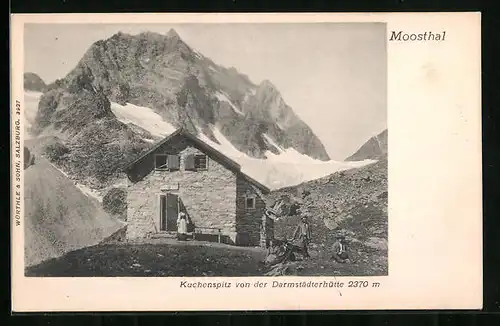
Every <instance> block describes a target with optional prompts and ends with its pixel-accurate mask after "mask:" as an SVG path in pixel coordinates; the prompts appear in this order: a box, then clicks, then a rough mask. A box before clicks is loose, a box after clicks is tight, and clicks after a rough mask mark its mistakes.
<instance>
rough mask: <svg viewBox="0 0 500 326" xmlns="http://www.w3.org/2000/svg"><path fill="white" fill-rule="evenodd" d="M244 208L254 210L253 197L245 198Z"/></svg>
mask: <svg viewBox="0 0 500 326" xmlns="http://www.w3.org/2000/svg"><path fill="white" fill-rule="evenodd" d="M245 208H246V209H255V197H253V196H247V197H245Z"/></svg>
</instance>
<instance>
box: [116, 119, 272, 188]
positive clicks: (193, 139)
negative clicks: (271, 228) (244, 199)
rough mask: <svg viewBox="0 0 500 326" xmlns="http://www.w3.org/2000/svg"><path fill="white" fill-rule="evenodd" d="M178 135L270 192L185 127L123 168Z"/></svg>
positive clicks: (136, 161) (134, 163)
mask: <svg viewBox="0 0 500 326" xmlns="http://www.w3.org/2000/svg"><path fill="white" fill-rule="evenodd" d="M176 136H182V137H185V138H187V139H189V140H190V141H191V142H193V143H194V144H195V146H196V147H197V148H198V149H199V150H201V151H203V152H204V153H206V154H208V155H209V156H213V157H216V159H217V160H219V161H221V162H223V163H225V164H226V165H227V167H228V168H229V169H230V170H231V171H233V172H235V173H237V174H239V175H241V176H242V177H243V178H244V179H245V180H247V181H248V182H250V183H251V184H253V185H254V186H256V187H257V188H259V189H260V190H261V191H263V192H265V193H269V192H270V189H269V188H268V187H266V186H265V185H263V184H261V183H260V182H258V181H257V180H255V179H253V178H251V177H250V176H248V175H246V174H245V173H243V172H242V171H241V165H240V164H238V163H237V162H236V161H234V160H233V159H231V158H229V157H227V156H226V155H225V154H223V153H222V152H220V151H218V150H217V149H215V148H214V147H212V146H210V145H209V144H207V143H206V142H204V141H203V140H201V139H200V138H198V137H196V136H195V135H193V134H192V133H190V132H188V131H187V130H186V129H185V128H183V127H181V128H179V129H177V130H176V131H174V132H173V133H171V134H170V135H168V136H167V137H165V138H164V139H163V140H160V141H159V142H158V143H156V144H155V145H153V146H152V147H151V148H150V149H149V150H147V151H146V152H144V153H142V154H141V155H140V156H139V157H137V158H136V159H135V160H133V161H132V162H130V163H128V164H127V165H125V166H124V168H123V170H124V171H125V172H128V171H130V169H131V168H133V167H134V166H135V165H136V164H137V163H139V162H141V161H142V160H143V159H144V158H146V157H147V156H148V155H150V154H152V153H154V152H155V151H156V150H158V149H159V148H160V147H161V146H163V145H165V144H167V143H168V142H169V141H172V140H173V139H174V138H175V137H176Z"/></svg>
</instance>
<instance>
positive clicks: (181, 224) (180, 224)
mask: <svg viewBox="0 0 500 326" xmlns="http://www.w3.org/2000/svg"><path fill="white" fill-rule="evenodd" d="M177 239H178V240H180V241H186V240H187V220H186V214H185V213H184V212H179V215H178V217H177Z"/></svg>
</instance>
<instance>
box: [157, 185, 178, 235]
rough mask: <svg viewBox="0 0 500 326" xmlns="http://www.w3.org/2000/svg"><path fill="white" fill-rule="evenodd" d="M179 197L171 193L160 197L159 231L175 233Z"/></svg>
mask: <svg viewBox="0 0 500 326" xmlns="http://www.w3.org/2000/svg"><path fill="white" fill-rule="evenodd" d="M178 215H179V196H177V195H175V194H171V193H167V194H164V195H163V194H162V195H160V231H177V216H178Z"/></svg>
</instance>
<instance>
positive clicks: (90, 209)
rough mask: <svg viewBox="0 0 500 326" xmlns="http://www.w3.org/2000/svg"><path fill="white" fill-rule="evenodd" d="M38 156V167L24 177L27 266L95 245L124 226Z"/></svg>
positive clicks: (31, 169)
mask: <svg viewBox="0 0 500 326" xmlns="http://www.w3.org/2000/svg"><path fill="white" fill-rule="evenodd" d="M35 153H37V151H35ZM35 155H36V161H35V165H33V166H30V167H29V168H28V169H27V170H25V174H24V177H25V184H24V187H25V188H24V193H25V195H24V196H25V197H24V207H25V213H24V220H25V264H26V265H27V266H29V265H32V264H36V263H39V262H41V261H43V260H45V259H49V258H52V257H57V256H60V255H62V254H64V253H66V252H69V251H71V250H75V249H79V248H82V247H85V246H90V245H95V244H96V243H98V242H99V241H101V240H102V239H103V238H105V237H107V236H109V235H110V234H112V233H113V232H115V231H116V230H118V229H119V228H120V227H121V226H122V224H121V223H120V222H118V221H117V220H115V219H113V218H110V217H109V216H108V215H106V214H105V213H104V212H103V211H102V210H101V209H100V208H99V203H98V202H97V201H96V200H94V199H91V198H89V197H87V196H86V195H84V194H83V193H82V192H81V191H80V190H79V189H78V188H76V187H75V185H74V184H73V182H71V181H70V180H69V179H67V177H66V176H65V175H64V174H62V173H61V172H60V171H58V170H57V169H55V168H54V167H53V166H52V165H51V164H50V163H49V162H48V161H47V160H45V159H44V158H43V157H40V155H37V154H35Z"/></svg>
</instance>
